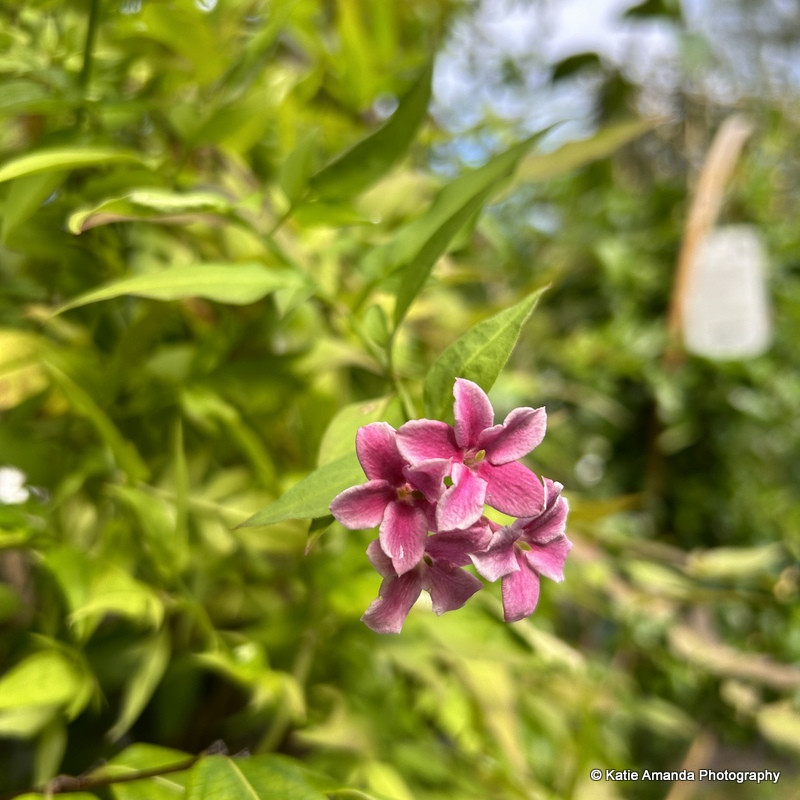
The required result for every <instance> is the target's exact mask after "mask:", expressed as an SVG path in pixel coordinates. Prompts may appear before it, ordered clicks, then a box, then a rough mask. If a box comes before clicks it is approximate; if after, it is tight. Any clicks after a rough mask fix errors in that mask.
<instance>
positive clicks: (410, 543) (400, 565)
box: [379, 501, 428, 575]
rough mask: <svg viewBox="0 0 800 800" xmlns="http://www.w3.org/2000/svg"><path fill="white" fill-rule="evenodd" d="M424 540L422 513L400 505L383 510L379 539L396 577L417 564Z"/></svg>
mask: <svg viewBox="0 0 800 800" xmlns="http://www.w3.org/2000/svg"><path fill="white" fill-rule="evenodd" d="M427 537H428V519H427V515H426V514H425V511H424V510H423V509H421V508H419V507H417V506H414V505H410V504H409V503H404V502H402V501H395V502H392V503H389V505H388V506H386V513H385V514H384V515H383V522H382V523H381V527H380V531H379V538H380V543H381V547H382V548H383V552H384V553H386V555H387V556H389V558H391V559H392V566H393V567H394V568H395V571H396V572H397V574H398V575H403V574H404V573H406V572H408V571H409V570H410V569H414V567H416V566H417V564H419V562H420V560H421V559H422V556H423V555H424V553H425V539H427Z"/></svg>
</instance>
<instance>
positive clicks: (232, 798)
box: [186, 755, 325, 800]
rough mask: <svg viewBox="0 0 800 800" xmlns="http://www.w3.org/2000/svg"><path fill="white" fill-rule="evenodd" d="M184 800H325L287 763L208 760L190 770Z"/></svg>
mask: <svg viewBox="0 0 800 800" xmlns="http://www.w3.org/2000/svg"><path fill="white" fill-rule="evenodd" d="M186 800H325V795H324V794H322V792H319V791H317V790H316V789H313V788H312V787H311V786H310V785H309V783H308V782H307V780H306V779H305V776H304V774H303V771H302V769H301V768H300V767H299V766H295V765H294V764H293V763H292V762H291V761H289V759H284V758H280V757H279V756H274V755H262V756H252V757H250V758H239V759H233V758H228V757H227V756H208V757H207V758H203V759H201V760H200V761H198V762H197V764H195V766H194V767H193V769H192V772H191V775H190V778H189V783H188V787H187V796H186Z"/></svg>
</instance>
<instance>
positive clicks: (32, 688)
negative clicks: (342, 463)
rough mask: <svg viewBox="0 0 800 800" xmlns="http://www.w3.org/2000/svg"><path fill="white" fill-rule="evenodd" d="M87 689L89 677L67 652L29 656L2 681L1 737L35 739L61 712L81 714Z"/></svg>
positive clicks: (47, 652) (56, 651)
mask: <svg viewBox="0 0 800 800" xmlns="http://www.w3.org/2000/svg"><path fill="white" fill-rule="evenodd" d="M85 690H86V679H85V676H84V675H83V674H82V673H81V671H80V670H79V669H78V667H77V666H76V665H75V663H73V661H72V660H71V659H69V658H68V657H67V656H66V655H64V654H63V653H61V652H59V651H58V650H42V651H39V652H37V653H33V654H32V655H29V656H28V657H27V658H25V659H23V660H22V661H21V662H20V663H19V664H17V665H15V666H14V667H12V668H11V669H10V670H9V671H8V672H6V674H5V675H3V677H2V679H0V736H22V737H28V736H32V735H34V734H36V733H38V731H40V730H41V729H42V728H44V727H45V726H46V725H47V724H49V723H50V721H51V720H52V719H53V718H54V717H55V715H56V714H57V713H59V711H61V710H64V711H69V710H71V711H73V712H74V713H77V712H78V711H79V710H80V708H82V707H83V705H84V704H85V702H84V699H85V700H88V697H87V696H86V691H85ZM78 701H81V702H78Z"/></svg>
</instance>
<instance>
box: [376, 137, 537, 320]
mask: <svg viewBox="0 0 800 800" xmlns="http://www.w3.org/2000/svg"><path fill="white" fill-rule="evenodd" d="M536 138H537V137H536V136H532V137H530V138H528V139H526V140H525V141H523V142H520V143H519V144H517V145H515V146H514V147H512V148H510V149H509V150H506V151H505V152H504V153H501V154H500V155H498V156H495V157H494V158H492V159H491V160H490V161H489V162H488V163H487V164H484V165H483V166H482V167H480V168H479V169H476V170H472V171H471V172H468V173H466V174H465V175H461V176H460V177H459V178H456V180H454V181H453V182H452V183H449V184H448V185H447V186H445V188H444V189H442V191H441V192H440V193H439V194H438V196H437V197H436V200H435V201H434V203H433V205H432V206H431V208H430V209H429V210H428V211H427V212H426V213H425V214H423V215H422V216H421V217H419V218H417V219H415V220H414V221H413V222H411V223H409V224H408V225H406V226H405V228H403V229H402V230H401V231H400V233H399V234H398V235H397V236H395V237H394V239H393V240H392V241H391V242H389V243H387V244H386V245H385V246H383V247H382V248H378V249H377V250H376V252H375V254H374V255H373V256H371V257H370V259H368V261H367V269H368V270H375V271H378V272H381V273H382V274H383V275H390V276H392V278H393V279H394V280H397V281H398V282H399V287H398V289H397V302H396V304H395V309H394V323H395V326H397V325H399V324H400V322H401V321H402V319H403V317H404V316H405V314H406V312H407V311H408V308H409V306H410V305H411V303H412V302H413V300H414V298H415V297H416V296H417V294H419V292H420V290H421V289H422V287H423V286H424V285H425V282H426V281H427V279H428V275H430V272H431V269H432V268H433V265H434V264H435V263H436V261H437V259H438V258H439V257H440V256H441V255H442V254H443V253H444V252H445V250H446V249H447V246H448V245H449V244H450V242H451V241H452V240H453V238H454V237H455V235H456V234H457V233H458V232H459V231H460V230H461V229H462V228H463V227H464V225H465V224H466V223H467V222H468V221H469V220H470V219H471V218H472V217H474V216H475V215H476V214H477V213H478V212H479V211H480V209H481V208H482V207H483V205H484V203H486V201H487V200H488V199H489V198H490V197H491V195H492V194H493V192H495V191H496V190H497V188H498V186H499V185H500V184H501V183H502V182H503V181H505V180H506V179H507V178H508V177H509V176H510V175H511V174H512V173H513V172H514V169H515V168H516V166H517V163H518V162H519V160H520V158H522V156H523V155H524V154H525V152H526V151H527V150H528V149H529V148H530V146H531V145H532V144H533V142H534V141H535V139H536Z"/></svg>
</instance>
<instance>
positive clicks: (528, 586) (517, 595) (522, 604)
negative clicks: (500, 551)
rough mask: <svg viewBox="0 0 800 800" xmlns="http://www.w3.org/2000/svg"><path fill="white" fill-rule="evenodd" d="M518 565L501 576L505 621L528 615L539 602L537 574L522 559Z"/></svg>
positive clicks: (514, 620)
mask: <svg viewBox="0 0 800 800" xmlns="http://www.w3.org/2000/svg"><path fill="white" fill-rule="evenodd" d="M519 555H520V554H519V553H518V554H517V556H518V560H519ZM519 566H520V569H518V570H517V571H516V572H512V573H511V574H510V575H506V576H505V578H503V616H504V618H505V621H506V622H517V621H518V620H520V619H524V618H525V617H529V616H530V615H531V614H533V612H534V611H535V610H536V605H537V603H538V602H539V576H538V575H537V574H536V573H535V572H534V571H533V570H531V569H529V568H528V566H527V563H525V562H524V561H520V564H519Z"/></svg>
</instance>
